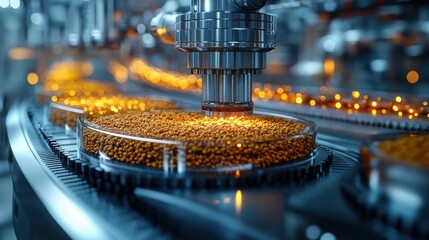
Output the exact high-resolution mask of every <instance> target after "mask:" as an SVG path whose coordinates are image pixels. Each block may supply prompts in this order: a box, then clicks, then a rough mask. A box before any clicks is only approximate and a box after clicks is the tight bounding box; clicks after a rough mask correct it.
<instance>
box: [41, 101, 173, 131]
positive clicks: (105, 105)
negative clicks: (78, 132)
mask: <svg viewBox="0 0 429 240" xmlns="http://www.w3.org/2000/svg"><path fill="white" fill-rule="evenodd" d="M176 108H177V106H176V104H175V102H173V101H171V100H169V99H166V98H164V99H163V98H154V97H134V96H123V95H114V96H102V97H62V98H59V99H57V100H56V101H53V100H51V102H50V105H49V117H50V121H51V122H52V123H53V124H55V125H59V126H65V128H66V129H70V130H74V129H75V128H76V124H77V120H78V118H79V117H81V116H83V115H86V114H87V115H104V114H113V113H118V112H122V111H128V112H131V111H136V112H144V111H154V110H162V109H176Z"/></svg>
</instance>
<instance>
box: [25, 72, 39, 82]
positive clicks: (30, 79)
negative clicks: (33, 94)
mask: <svg viewBox="0 0 429 240" xmlns="http://www.w3.org/2000/svg"><path fill="white" fill-rule="evenodd" d="M27 82H28V83H29V84H30V85H36V84H37V83H38V82H39V76H37V74H36V73H34V72H31V73H29V74H28V75H27Z"/></svg>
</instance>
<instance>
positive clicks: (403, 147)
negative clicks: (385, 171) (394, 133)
mask: <svg viewBox="0 0 429 240" xmlns="http://www.w3.org/2000/svg"><path fill="white" fill-rule="evenodd" d="M378 147H379V149H380V150H381V151H383V152H384V153H385V154H387V155H388V156H390V157H392V158H394V159H397V160H401V161H404V162H408V163H412V164H416V165H418V166H422V167H425V168H428V169H429V151H428V149H429V134H423V135H409V136H403V137H399V138H397V139H394V140H387V141H384V142H381V143H380V144H379V146H378Z"/></svg>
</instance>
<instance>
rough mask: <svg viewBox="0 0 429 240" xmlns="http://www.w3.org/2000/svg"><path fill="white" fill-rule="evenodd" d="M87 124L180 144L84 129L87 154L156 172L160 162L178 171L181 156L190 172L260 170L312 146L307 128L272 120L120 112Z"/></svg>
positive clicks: (89, 119) (304, 154)
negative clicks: (246, 167) (228, 168)
mask: <svg viewBox="0 0 429 240" xmlns="http://www.w3.org/2000/svg"><path fill="white" fill-rule="evenodd" d="M85 122H86V124H88V125H89V126H91V127H95V128H99V129H104V130H107V131H110V132H115V133H122V134H130V135H132V136H137V137H141V138H148V139H160V140H169V141H176V142H181V144H178V145H174V144H170V145H169V144H164V143H156V142H149V141H143V140H141V141H139V140H133V139H129V138H126V137H119V136H113V135H108V134H104V133H100V132H99V131H97V130H92V129H91V128H83V130H82V133H81V135H82V136H81V144H82V146H81V147H83V149H84V150H85V151H87V152H89V153H91V154H94V155H98V154H99V153H100V152H102V153H103V154H104V155H106V156H108V157H110V158H112V159H114V160H118V161H122V162H127V163H132V164H140V165H146V166H151V167H156V168H162V167H163V164H164V161H163V160H168V161H169V162H170V163H173V164H172V166H173V167H177V163H178V161H179V158H180V157H184V158H185V159H186V167H190V168H195V167H198V168H214V167H225V166H238V165H245V164H252V165H253V166H254V167H256V168H261V167H267V166H271V165H274V164H278V163H285V162H290V161H294V160H298V159H301V158H304V157H307V156H308V155H309V154H310V153H311V152H312V151H313V150H314V148H315V139H314V137H315V136H313V135H311V134H303V132H304V131H306V130H304V129H305V128H306V127H307V126H306V125H304V124H302V123H299V122H295V121H291V120H288V119H284V118H280V117H273V116H259V115H254V116H247V117H233V118H221V117H216V118H207V117H204V116H202V115H201V114H200V113H196V112H183V111H163V112H160V111H155V112H146V113H135V112H134V113H129V112H123V113H120V114H114V115H103V116H87V117H86V120H85ZM292 136H294V137H293V138H292Z"/></svg>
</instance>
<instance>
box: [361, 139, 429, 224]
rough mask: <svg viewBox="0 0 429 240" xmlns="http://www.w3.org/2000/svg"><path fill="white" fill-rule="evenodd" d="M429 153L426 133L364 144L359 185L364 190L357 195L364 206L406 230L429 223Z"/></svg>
mask: <svg viewBox="0 0 429 240" xmlns="http://www.w3.org/2000/svg"><path fill="white" fill-rule="evenodd" d="M428 149H429V133H427V132H426V133H395V134H382V135H377V136H374V137H372V138H370V139H369V140H367V141H365V142H364V143H363V144H362V146H361V168H360V181H357V182H358V183H359V184H358V186H360V183H362V187H363V188H359V189H361V190H360V191H358V192H359V193H360V194H361V196H360V197H359V199H361V202H363V204H366V205H368V206H369V207H368V206H366V207H367V208H368V209H369V208H373V209H375V211H376V212H377V214H378V215H377V216H379V215H380V216H387V218H388V219H400V220H401V222H402V223H403V224H404V225H405V226H407V227H406V228H408V227H410V228H412V225H413V223H419V222H427V221H428V220H429V219H428V217H427V215H425V214H423V213H426V212H428V211H429V204H428V203H429V188H428V187H427V183H428V182H429V154H428ZM362 190H363V191H362ZM383 210H384V211H383ZM397 226H398V225H395V227H397ZM406 228H405V229H406Z"/></svg>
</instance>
